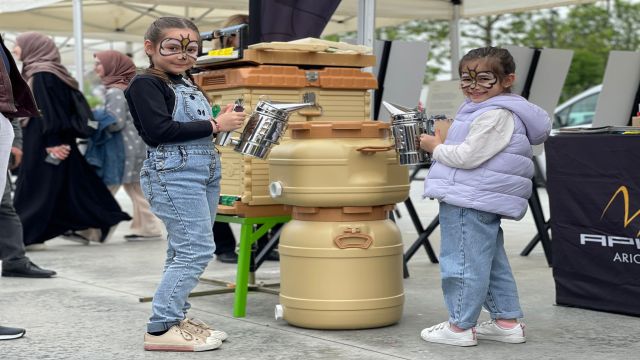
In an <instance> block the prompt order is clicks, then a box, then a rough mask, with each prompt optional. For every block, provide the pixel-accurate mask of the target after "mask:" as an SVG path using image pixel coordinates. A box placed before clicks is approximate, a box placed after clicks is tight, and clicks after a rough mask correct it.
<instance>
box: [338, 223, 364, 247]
mask: <svg viewBox="0 0 640 360" xmlns="http://www.w3.org/2000/svg"><path fill="white" fill-rule="evenodd" d="M353 238H356V239H358V240H359V241H358V242H353V241H348V240H347V239H353ZM333 242H334V243H335V244H336V246H337V247H339V248H340V249H368V248H369V247H370V246H371V244H373V238H372V237H371V236H369V235H367V234H363V233H361V232H360V229H359V228H347V229H346V230H344V234H342V235H338V236H336V238H335V239H333Z"/></svg>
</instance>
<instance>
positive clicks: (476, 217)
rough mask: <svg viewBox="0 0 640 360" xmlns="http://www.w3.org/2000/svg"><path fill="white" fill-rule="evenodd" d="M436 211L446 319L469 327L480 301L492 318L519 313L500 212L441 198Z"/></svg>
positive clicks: (476, 319)
mask: <svg viewBox="0 0 640 360" xmlns="http://www.w3.org/2000/svg"><path fill="white" fill-rule="evenodd" d="M439 216H440V231H441V238H442V241H441V246H440V273H441V277H442V291H443V293H444V300H445V304H446V306H447V309H448V310H449V322H450V323H452V324H454V325H456V326H458V327H460V328H462V329H469V328H472V327H474V326H475V325H476V323H477V322H478V317H479V316H480V311H481V310H482V306H483V305H484V307H485V308H486V309H487V310H488V311H489V313H490V314H491V318H492V319H517V318H522V317H523V314H522V310H521V309H520V302H519V299H518V289H517V288H516V282H515V280H514V278H513V274H511V267H510V266H509V261H508V259H507V254H506V253H505V251H504V236H503V233H502V228H501V227H500V220H501V216H500V215H497V214H492V213H488V212H484V211H479V210H474V209H468V208H461V207H458V206H454V205H450V204H447V203H444V202H440V215H439Z"/></svg>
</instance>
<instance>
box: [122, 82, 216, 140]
mask: <svg viewBox="0 0 640 360" xmlns="http://www.w3.org/2000/svg"><path fill="white" fill-rule="evenodd" d="M169 79H170V80H171V81H172V82H173V83H176V84H178V83H183V84H185V82H184V80H183V79H182V76H181V75H169ZM124 94H125V98H126V99H127V102H128V103H129V110H130V111H131V115H132V116H133V124H134V125H135V127H136V129H137V130H138V133H139V134H140V137H142V140H144V142H145V143H146V144H147V145H149V146H151V147H156V146H158V145H160V144H165V143H176V142H181V141H189V140H195V139H200V138H203V137H207V136H210V135H211V133H212V132H213V127H212V125H211V122H209V121H206V120H204V121H191V122H178V121H174V120H173V118H172V117H171V115H172V114H173V108H174V106H175V100H176V98H175V94H174V92H173V90H171V88H170V87H169V85H168V84H167V83H166V82H165V81H164V80H162V79H160V78H159V77H157V76H153V75H148V74H141V75H136V77H134V78H133V80H131V83H130V84H129V87H128V88H127V89H126V90H125V92H124Z"/></svg>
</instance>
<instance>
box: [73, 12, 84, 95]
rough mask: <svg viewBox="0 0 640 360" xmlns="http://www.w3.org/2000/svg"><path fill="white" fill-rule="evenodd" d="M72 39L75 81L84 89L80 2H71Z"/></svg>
mask: <svg viewBox="0 0 640 360" xmlns="http://www.w3.org/2000/svg"><path fill="white" fill-rule="evenodd" d="M73 39H74V42H75V60H76V80H77V81H78V86H79V87H80V91H82V90H83V88H84V41H83V39H82V0H73Z"/></svg>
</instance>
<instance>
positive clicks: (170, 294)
mask: <svg viewBox="0 0 640 360" xmlns="http://www.w3.org/2000/svg"><path fill="white" fill-rule="evenodd" d="M220 176H221V175H220V158H219V155H218V152H217V151H216V150H215V148H214V147H213V144H212V143H211V142H209V143H208V144H200V145H194V144H192V145H160V146H158V148H157V149H155V150H151V151H149V156H148V158H147V159H146V160H145V161H144V164H143V166H142V170H141V172H140V185H141V187H142V189H143V192H144V196H145V198H146V199H147V200H148V201H149V204H150V205H151V211H153V213H154V214H155V215H156V216H157V217H158V218H160V219H161V220H162V221H163V222H164V224H165V226H166V228H167V233H168V236H167V240H168V249H167V259H166V262H165V266H164V273H163V276H162V280H161V281H160V284H159V285H158V289H157V290H156V293H155V294H154V296H153V303H152V311H153V313H152V315H151V318H150V319H149V323H148V324H147V331H148V332H158V331H163V330H167V329H169V328H170V327H171V326H173V325H176V324H178V323H179V322H180V321H181V320H183V319H184V318H185V314H186V312H187V310H189V308H190V307H191V305H190V304H189V302H188V301H187V298H188V296H189V293H190V292H191V291H192V290H193V289H194V288H195V287H196V285H197V284H198V278H199V277H200V275H201V274H202V273H203V272H204V269H205V268H206V267H207V265H208V264H209V261H210V260H211V259H212V258H213V252H214V250H215V244H214V242H213V232H212V231H211V228H212V226H213V221H214V219H215V216H216V210H217V206H218V198H219V196H220Z"/></svg>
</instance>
